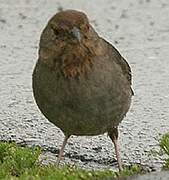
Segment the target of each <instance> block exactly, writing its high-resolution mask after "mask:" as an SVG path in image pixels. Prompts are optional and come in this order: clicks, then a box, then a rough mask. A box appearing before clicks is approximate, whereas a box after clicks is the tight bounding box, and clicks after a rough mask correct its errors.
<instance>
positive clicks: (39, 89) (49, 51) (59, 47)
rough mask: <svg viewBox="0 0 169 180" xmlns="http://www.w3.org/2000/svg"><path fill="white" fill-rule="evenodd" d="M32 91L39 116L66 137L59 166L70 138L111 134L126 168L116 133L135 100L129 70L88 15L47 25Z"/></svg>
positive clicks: (68, 15)
mask: <svg viewBox="0 0 169 180" xmlns="http://www.w3.org/2000/svg"><path fill="white" fill-rule="evenodd" d="M33 92H34V97H35V100H36V103H37V105H38V107H39V108H40V110H41V112H42V113H43V114H44V115H45V116H46V118H47V119H48V120H49V121H51V122H52V123H53V124H55V125H56V126H57V127H59V128H60V129H61V130H62V131H63V133H64V134H65V140H64V142H63V145H62V148H61V150H60V154H59V157H58V163H59V161H60V158H61V156H62V154H63V150H64V147H65V145H66V142H67V139H68V138H69V137H70V136H71V135H99V134H103V133H105V132H108V135H109V136H110V138H111V139H112V141H113V143H114V145H115V151H116V156H117V160H118V165H119V169H121V168H122V166H121V160H120V156H119V149H118V144H117V138H118V129H117V128H118V125H119V123H120V122H121V121H122V119H123V118H124V116H125V115H126V113H127V111H128V109H129V107H130V102H131V97H132V95H133V91H132V89H131V70H130V67H129V65H128V63H127V62H126V60H125V59H124V58H123V57H122V56H121V55H120V53H119V52H118V51H117V50H116V49H115V48H114V47H113V46H112V45H111V44H109V43H108V42H106V41H105V40H104V39H102V38H101V37H99V36H98V34H97V33H96V32H95V31H94V29H93V28H92V26H91V25H90V24H89V21H88V18H87V16H86V15H85V14H84V13H82V12H79V11H75V10H67V11H62V12H59V13H57V14H56V15H54V16H53V17H52V18H51V20H50V21H49V22H48V24H47V26H46V27H45V29H44V30H43V32H42V35H41V39H40V48H39V59H38V61H37V63H36V66H35V69H34V72H33Z"/></svg>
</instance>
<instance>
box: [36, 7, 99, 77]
mask: <svg viewBox="0 0 169 180" xmlns="http://www.w3.org/2000/svg"><path fill="white" fill-rule="evenodd" d="M97 37H98V36H97V33H96V32H95V31H94V30H93V28H92V26H91V25H90V24H89V21H88V18H87V16H86V15H85V14H84V13H83V12H80V11H76V10H66V11H62V12H59V13H57V14H55V15H54V16H53V17H52V18H51V19H50V20H49V22H48V24H47V26H46V27H45V29H44V31H43V32H42V35H41V39H40V50H39V57H40V59H41V60H42V61H44V62H45V63H47V64H48V66H51V67H57V64H58V63H57V62H59V61H61V64H62V68H63V67H68V66H67V65H68V64H69V70H70V69H71V70H72V69H74V70H75V69H76V74H77V69H78V68H79V67H81V64H82V63H83V62H85V61H86V62H88V61H89V58H90V56H92V54H94V46H95V45H94V43H93V42H94V39H97ZM83 64H84V63H83Z"/></svg>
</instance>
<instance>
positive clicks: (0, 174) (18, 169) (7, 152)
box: [0, 142, 141, 180]
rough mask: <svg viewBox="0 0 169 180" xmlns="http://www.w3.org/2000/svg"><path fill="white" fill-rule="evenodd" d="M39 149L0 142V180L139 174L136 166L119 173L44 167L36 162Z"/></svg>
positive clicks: (70, 179)
mask: <svg viewBox="0 0 169 180" xmlns="http://www.w3.org/2000/svg"><path fill="white" fill-rule="evenodd" d="M40 154H41V149H40V148H39V147H32V148H25V147H20V146H18V145H16V144H15V143H7V142H0V179H4V180H57V179H59V180H60V179H61V180H67V179H68V180H90V179H91V180H93V179H96V180H97V179H108V178H110V177H111V179H112V178H113V177H114V178H115V177H118V176H130V175H133V174H138V173H140V172H141V170H140V168H139V167H138V166H136V165H135V166H132V167H130V168H124V170H123V171H122V172H121V173H118V172H113V171H110V170H104V171H89V170H82V169H79V168H77V167H72V166H63V167H57V166H55V165H48V166H44V165H41V164H40V162H39V161H38V159H39V156H40Z"/></svg>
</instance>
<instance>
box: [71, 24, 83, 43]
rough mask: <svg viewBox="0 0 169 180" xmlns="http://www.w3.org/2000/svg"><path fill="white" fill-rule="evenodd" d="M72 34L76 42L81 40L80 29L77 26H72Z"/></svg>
mask: <svg viewBox="0 0 169 180" xmlns="http://www.w3.org/2000/svg"><path fill="white" fill-rule="evenodd" d="M72 34H73V36H74V37H75V38H76V39H77V40H78V42H80V41H81V32H80V29H78V28H77V27H73V29H72Z"/></svg>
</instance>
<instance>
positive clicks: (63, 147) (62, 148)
mask: <svg viewBox="0 0 169 180" xmlns="http://www.w3.org/2000/svg"><path fill="white" fill-rule="evenodd" d="M69 137H70V136H68V135H66V136H65V138H64V141H63V144H62V147H61V149H60V151H59V155H58V158H57V162H56V164H57V165H59V162H60V160H61V158H62V155H63V152H64V149H65V146H66V144H67V140H68V139H69Z"/></svg>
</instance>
